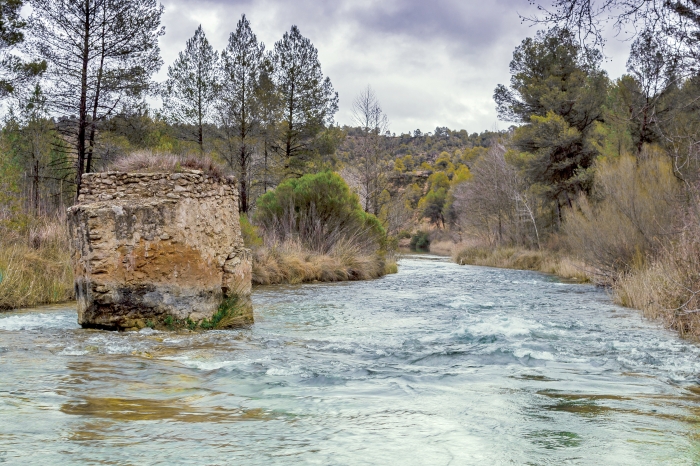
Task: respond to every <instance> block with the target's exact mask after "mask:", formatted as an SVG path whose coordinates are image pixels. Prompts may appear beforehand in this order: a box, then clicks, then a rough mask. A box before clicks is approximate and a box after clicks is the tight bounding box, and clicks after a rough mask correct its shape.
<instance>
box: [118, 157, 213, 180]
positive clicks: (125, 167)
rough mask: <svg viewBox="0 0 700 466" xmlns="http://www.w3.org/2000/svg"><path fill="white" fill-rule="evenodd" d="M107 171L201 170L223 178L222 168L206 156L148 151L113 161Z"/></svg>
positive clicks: (167, 171)
mask: <svg viewBox="0 0 700 466" xmlns="http://www.w3.org/2000/svg"><path fill="white" fill-rule="evenodd" d="M109 170H111V171H119V172H131V173H134V172H136V173H157V172H165V173H170V172H178V171H181V170H201V171H203V172H204V174H206V175H208V176H210V177H212V178H215V179H218V180H220V179H223V178H224V176H225V174H224V170H223V168H222V167H221V166H220V165H219V164H217V163H216V162H214V161H213V160H212V159H211V158H210V157H208V156H205V155H201V156H194V155H188V156H179V155H173V154H167V153H163V154H161V153H157V152H153V151H150V150H139V151H136V152H133V153H131V154H130V155H128V156H126V157H123V158H121V159H119V160H117V161H115V162H114V163H113V164H111V165H110V166H109Z"/></svg>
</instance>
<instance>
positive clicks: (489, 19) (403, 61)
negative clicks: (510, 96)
mask: <svg viewBox="0 0 700 466" xmlns="http://www.w3.org/2000/svg"><path fill="white" fill-rule="evenodd" d="M162 1H163V4H164V6H165V11H166V13H165V17H164V23H165V26H166V35H165V36H164V37H163V38H162V39H161V48H162V50H163V58H164V60H165V63H166V67H164V69H163V70H161V73H160V74H159V76H158V77H159V78H160V79H163V78H164V77H165V70H166V69H167V64H170V63H172V62H173V60H174V59H175V58H176V56H177V53H178V51H180V50H181V49H182V48H184V43H185V41H186V40H187V39H188V38H189V37H191V35H192V34H193V33H194V30H195V29H196V27H197V26H198V25H199V24H202V25H203V27H204V30H205V32H206V34H207V37H208V38H209V40H210V41H211V42H212V44H213V45H214V46H215V47H216V48H217V49H219V50H221V49H222V48H223V47H225V45H226V41H227V38H228V35H229V33H230V32H231V31H232V30H233V29H234V28H235V26H236V22H237V21H238V19H239V18H240V16H241V14H243V13H245V14H246V16H247V17H248V19H249V20H250V21H251V25H252V27H253V30H254V31H255V32H256V34H257V35H258V38H259V39H260V40H262V41H263V42H265V44H266V45H267V47H268V48H271V47H272V46H273V44H274V42H275V41H277V40H279V38H280V37H281V36H282V34H283V33H284V31H287V30H289V28H290V27H291V25H292V24H296V25H297V26H299V28H300V30H301V32H302V34H304V35H305V36H307V37H308V38H309V39H311V41H312V42H313V43H314V45H315V46H316V48H318V50H319V57H320V59H321V64H322V66H323V70H324V73H325V74H326V75H328V76H330V78H331V80H332V82H333V84H334V86H335V88H336V90H337V91H338V92H339V94H340V99H341V101H340V111H339V112H338V114H337V116H336V120H337V121H338V122H339V123H340V124H351V123H352V120H351V112H350V107H351V103H352V100H353V98H354V97H355V96H356V95H357V94H358V93H359V92H360V91H361V90H362V89H363V88H364V87H365V86H367V85H368V84H369V85H371V86H372V87H373V88H374V89H375V91H376V93H377V95H378V97H379V99H380V101H381V102H382V107H383V108H384V111H385V112H386V113H387V115H388V116H389V118H390V120H391V129H392V131H394V132H396V133H401V132H406V131H410V130H414V129H416V128H420V129H421V130H423V131H431V130H432V129H434V128H435V127H436V126H448V127H450V128H458V129H461V128H465V129H467V130H469V131H482V130H485V129H493V128H494V127H500V128H505V127H506V126H507V124H506V123H503V122H499V121H498V120H497V117H496V111H495V108H494V103H493V99H492V94H493V89H494V88H495V86H496V84H498V83H507V82H508V79H509V74H508V64H509V62H510V60H511V55H512V52H513V49H514V48H515V47H516V46H517V45H518V44H519V43H520V41H521V40H522V39H524V38H525V37H527V36H530V35H533V34H534V33H535V32H536V30H535V29H534V28H532V27H530V26H529V25H528V24H523V23H522V21H521V19H520V16H519V15H518V13H520V14H529V13H532V12H533V9H532V6H531V5H529V2H528V1H526V0H492V1H485V0H479V1H477V0H462V1H459V0H433V1H431V2H427V1H422V0H385V1H382V2H377V1H367V0H335V1H332V0H296V1H284V0H207V1H198V2H192V1H185V0H162ZM627 48H628V44H623V45H620V43H619V42H617V41H615V40H612V41H610V47H609V48H608V50H607V53H608V55H610V56H611V57H612V61H609V62H607V63H606V68H608V71H609V73H610V74H611V76H617V75H619V74H620V73H622V72H623V71H624V61H625V59H626V56H625V54H626V50H627Z"/></svg>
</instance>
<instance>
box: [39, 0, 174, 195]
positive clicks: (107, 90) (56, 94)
mask: <svg viewBox="0 0 700 466" xmlns="http://www.w3.org/2000/svg"><path fill="white" fill-rule="evenodd" d="M30 4H31V6H32V8H33V17H32V22H31V24H32V36H31V42H32V47H33V49H34V51H35V52H36V53H37V54H38V55H39V57H41V58H42V59H44V60H45V61H46V62H47V66H48V68H47V74H46V77H47V78H48V80H49V82H50V85H49V86H47V91H46V92H47V96H48V102H49V103H50V104H51V106H52V112H53V113H55V114H58V115H61V116H64V117H66V118H67V119H68V121H69V123H68V124H64V125H62V126H61V128H62V130H63V131H64V132H66V133H68V134H67V136H68V138H70V139H71V140H74V141H75V151H76V156H77V167H76V184H77V185H78V188H79V187H80V181H81V176H82V174H83V173H84V172H89V171H91V170H92V164H93V161H92V154H93V149H94V144H95V138H96V134H97V125H98V124H99V123H100V122H101V121H104V120H105V119H106V118H108V117H109V116H110V115H112V114H113V113H114V112H115V109H117V107H122V108H124V107H127V106H128V105H130V104H132V103H134V102H139V101H140V100H141V99H142V97H143V96H144V95H145V93H147V92H148V91H149V89H150V85H151V79H150V78H151V76H152V75H153V73H155V72H156V71H157V70H158V69H159V68H160V66H161V64H162V61H161V59H160V48H159V47H158V37H160V36H161V35H163V34H164V33H165V31H164V29H163V28H162V27H161V25H160V21H161V16H162V14H163V7H162V6H160V5H158V3H157V1H156V0H30ZM75 120H77V121H75Z"/></svg>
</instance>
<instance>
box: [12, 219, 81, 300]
mask: <svg viewBox="0 0 700 466" xmlns="http://www.w3.org/2000/svg"><path fill="white" fill-rule="evenodd" d="M33 223H34V225H33V226H31V227H29V228H27V230H26V231H25V232H23V233H21V234H18V233H15V232H13V231H11V230H7V229H2V228H0V274H1V275H2V277H1V278H0V309H15V308H20V307H29V306H37V305H40V304H49V303H56V302H63V301H67V300H69V299H72V298H73V271H72V269H71V267H70V265H69V262H70V257H69V252H68V232H67V228H66V225H65V221H64V219H59V218H56V219H39V220H34V221H33Z"/></svg>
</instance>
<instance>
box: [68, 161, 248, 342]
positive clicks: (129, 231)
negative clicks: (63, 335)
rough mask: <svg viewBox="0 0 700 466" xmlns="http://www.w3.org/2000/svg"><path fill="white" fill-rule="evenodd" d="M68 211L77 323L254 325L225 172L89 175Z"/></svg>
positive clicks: (233, 195) (233, 192) (234, 194)
mask: <svg viewBox="0 0 700 466" xmlns="http://www.w3.org/2000/svg"><path fill="white" fill-rule="evenodd" d="M82 181H83V182H82V188H81V190H80V194H79V196H78V204H77V205H75V206H73V207H71V208H70V209H68V222H69V228H70V233H71V246H72V251H71V256H72V262H73V267H74V269H75V291H76V297H77V299H78V322H79V323H80V324H81V325H82V326H83V327H93V328H106V329H115V330H125V329H138V328H143V327H146V326H149V327H155V328H177V327H189V328H192V329H194V328H225V327H233V326H238V325H245V324H250V323H252V322H253V313H252V306H251V302H250V291H251V255H250V251H249V250H247V249H245V248H244V247H243V239H242V237H241V229H240V224H239V217H238V191H237V189H236V181H235V179H234V178H233V177H229V178H226V179H223V180H222V179H216V178H212V177H209V176H207V175H205V174H204V173H203V172H201V171H198V170H185V171H183V172H179V173H118V172H107V173H89V174H85V175H83V179H82Z"/></svg>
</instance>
